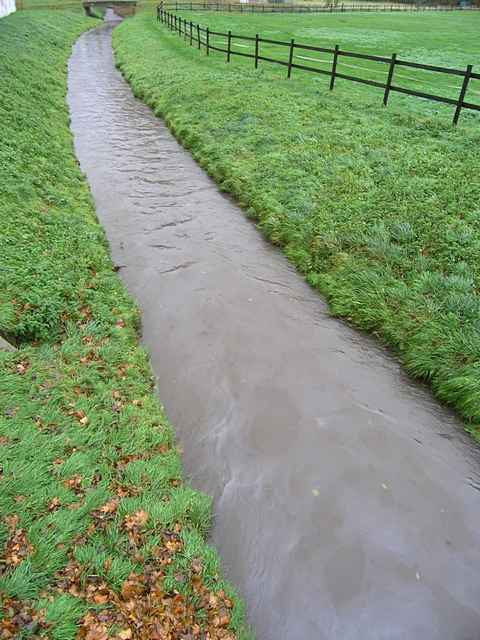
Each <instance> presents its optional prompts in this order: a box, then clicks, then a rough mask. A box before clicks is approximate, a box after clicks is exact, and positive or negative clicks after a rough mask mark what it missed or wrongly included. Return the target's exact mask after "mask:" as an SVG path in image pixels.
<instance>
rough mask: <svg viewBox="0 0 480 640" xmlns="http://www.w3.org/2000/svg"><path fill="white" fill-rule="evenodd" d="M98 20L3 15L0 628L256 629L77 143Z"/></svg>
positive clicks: (106, 631) (32, 632)
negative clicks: (194, 474) (161, 385)
mask: <svg viewBox="0 0 480 640" xmlns="http://www.w3.org/2000/svg"><path fill="white" fill-rule="evenodd" d="M94 25H95V21H93V20H90V19H87V18H85V17H83V16H81V14H80V13H74V12H63V11H58V12H57V11H56V12H42V11H32V12H28V11H25V12H18V13H16V14H13V15H11V16H9V17H8V18H5V19H2V20H0V122H1V123H2V124H1V126H2V130H1V136H0V225H1V233H0V334H2V335H3V336H5V337H7V338H8V339H9V340H11V341H12V342H13V343H15V344H16V345H17V346H18V350H17V351H16V352H13V353H6V352H1V351H0V637H2V638H19V639H20V638H27V637H35V638H40V637H41V638H49V639H52V640H67V639H68V640H73V638H78V639H83V638H87V639H88V640H91V639H93V638H95V639H96V640H106V639H107V637H110V638H115V639H116V640H128V639H129V638H133V639H137V640H139V639H140V638H141V639H147V638H148V639H149V638H151V637H153V636H154V633H155V632H154V629H155V625H156V624H160V625H161V627H162V629H164V630H168V629H170V630H171V632H172V634H175V635H174V636H173V635H172V636H171V637H194V636H192V635H190V634H192V633H197V632H198V633H200V632H201V630H202V629H206V628H208V629H209V630H210V637H211V638H213V639H216V640H220V639H222V640H228V639H229V640H233V638H246V637H247V633H246V631H245V628H244V624H243V618H242V610H241V607H240V605H239V603H238V599H237V598H236V596H235V594H234V593H233V592H232V590H231V588H230V587H229V586H228V585H226V584H225V583H224V582H223V580H222V579H221V577H219V570H218V560H217V557H216V554H215V552H214V551H213V550H212V549H210V548H209V547H207V546H206V544H205V541H204V535H205V533H206V531H207V529H208V526H209V522H210V503H211V501H210V499H209V498H208V497H207V496H204V495H201V494H199V493H196V492H195V491H193V490H192V489H191V488H190V487H189V486H188V485H186V484H184V482H183V480H182V469H181V462H180V458H179V455H178V452H177V449H176V447H175V443H174V435H173V432H172V429H171V427H170V426H169V424H168V422H167V420H166V418H165V416H164V415H163V413H162V410H161V408H160V405H159V403H158V400H157V398H156V397H155V394H154V391H153V381H152V373H151V370H150V366H149V362H148V358H147V355H146V354H145V353H144V351H143V350H142V349H141V348H139V345H138V337H137V326H138V322H139V318H138V313H137V309H136V307H135V305H134V304H133V302H132V300H131V299H130V297H129V296H128V294H127V293H126V291H125V289H124V287H123V285H122V284H121V282H120V280H119V279H118V277H117V275H116V273H115V271H114V268H113V265H112V263H111V260H110V257H109V252H108V247H107V243H106V240H105V236H104V233H103V230H102V228H101V227H100V225H99V223H98V221H97V219H96V216H95V211H94V207H93V203H92V199H91V196H90V193H89V190H88V187H87V184H86V182H85V179H84V177H83V175H82V174H81V172H80V170H79V167H78V163H77V161H76V159H75V156H74V153H73V146H72V139H71V134H70V130H69V127H68V122H69V114H68V109H67V106H66V103H65V94H66V79H67V78H66V63H67V59H68V57H69V55H70V51H71V47H72V44H73V42H74V41H75V40H76V38H77V37H78V36H79V35H80V34H81V33H82V31H84V30H85V29H88V28H90V27H92V26H94ZM197 635H198V634H197ZM195 637H197V636H196V635H195Z"/></svg>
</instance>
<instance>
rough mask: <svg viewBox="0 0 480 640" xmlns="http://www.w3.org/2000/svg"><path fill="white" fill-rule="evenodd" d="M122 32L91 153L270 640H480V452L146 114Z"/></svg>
mask: <svg viewBox="0 0 480 640" xmlns="http://www.w3.org/2000/svg"><path fill="white" fill-rule="evenodd" d="M112 28H113V27H112V24H105V25H102V26H101V27H99V28H98V29H96V30H93V31H90V32H88V33H86V34H84V35H83V36H82V37H81V38H80V40H79V41H78V42H77V44H76V46H75V48H74V51H73V55H72V58H71V60H70V65H69V95H68V101H69V106H70V110H71V117H72V130H73V133H74V136H75V148H76V152H77V156H78V158H79V160H80V163H81V166H82V169H83V170H84V172H85V173H86V175H87V177H88V181H89V183H90V186H91V189H92V192H93V195H94V198H95V202H96V206H97V210H98V215H99V217H100V220H101V222H102V224H103V226H104V228H105V229H106V233H107V236H108V239H109V242H110V246H111V251H112V255H113V259H114V261H115V263H116V264H117V265H118V266H120V267H121V268H120V274H121V276H122V278H123V280H124V282H125V283H126V285H127V286H128V289H129V290H130V292H131V293H132V295H133V296H134V297H135V298H136V299H137V300H138V303H139V305H140V307H141V310H142V315H143V343H144V345H145V346H146V348H147V349H148V350H149V352H150V354H151V359H152V365H153V368H154V372H155V375H156V377H157V379H158V388H159V394H160V397H161V400H162V402H163V403H164V405H165V409H166V412H167V414H168V416H169V418H170V419H171V421H172V423H173V425H174V428H175V430H176V433H177V437H178V440H179V442H180V443H181V445H182V447H183V449H184V456H183V457H184V465H185V470H186V474H187V477H188V478H189V479H190V481H191V483H192V484H193V486H194V487H195V488H197V489H200V490H203V491H206V492H207V493H209V494H211V495H212V496H213V497H214V500H215V502H214V515H215V521H214V527H213V531H212V542H213V544H214V545H215V546H216V547H217V548H218V550H219V552H220V554H221V556H222V561H223V567H224V572H225V574H226V576H227V577H228V578H229V579H230V580H231V581H232V582H233V583H234V584H235V585H236V586H237V588H238V590H239V592H240V593H241V595H242V596H243V597H244V598H245V601H246V603H247V610H248V616H249V620H250V622H251V624H252V626H253V628H254V630H255V632H256V635H257V638H258V640H324V639H328V640H350V639H355V640H377V639H378V640H380V639H381V640H387V639H388V640H399V639H402V640H403V639H405V640H417V639H418V640H434V639H435V640H439V639H442V640H478V638H480V492H479V488H480V475H479V470H480V464H479V456H478V451H477V450H476V448H475V447H474V446H472V445H471V442H470V441H469V438H468V437H467V436H466V435H465V434H464V433H463V432H462V426H461V425H460V424H459V423H458V422H457V420H456V419H455V417H454V416H453V415H452V414H451V413H450V412H448V411H447V410H445V409H444V408H442V407H441V406H439V404H438V403H437V402H435V401H434V400H433V399H432V397H431V395H430V393H429V392H428V390H426V389H425V388H424V387H423V386H421V385H418V384H416V383H414V382H412V381H410V380H408V378H407V377H406V376H405V375H404V374H403V373H402V371H401V370H400V367H399V365H398V364H397V363H396V362H395V360H394V359H393V358H391V357H390V356H389V355H388V354H387V353H386V352H385V351H383V350H382V349H381V348H380V347H379V346H378V344H377V343H375V341H373V340H371V339H369V338H368V337H366V336H365V335H362V334H360V333H358V332H356V331H354V330H352V329H351V328H348V327H347V326H345V324H343V323H342V322H340V321H338V320H335V319H332V318H331V317H329V315H328V312H327V308H326V306H325V304H324V302H323V301H322V299H321V298H320V297H319V296H318V295H317V294H315V292H313V291H312V290H311V289H310V288H309V287H308V286H307V285H306V284H305V283H304V282H303V280H302V278H301V277H300V276H299V275H298V274H297V273H296V272H295V270H294V269H293V268H292V266H291V265H289V263H288V262H287V260H286V259H285V258H284V256H282V254H281V253H280V252H279V251H277V250H276V249H274V248H273V247H271V246H270V245H269V244H267V243H266V242H265V241H264V240H263V239H262V237H261V235H260V233H259V232H258V231H257V230H256V229H255V227H254V225H253V224H252V223H250V222H249V221H248V220H247V219H246V218H245V216H244V214H243V213H242V212H241V210H240V209H239V208H238V207H237V206H236V205H235V204H234V203H232V202H231V201H230V200H229V199H228V198H226V197H225V196H224V195H222V194H221V193H220V192H219V191H218V190H217V188H216V187H215V185H214V183H213V182H212V181H211V180H210V179H209V178H208V177H207V175H206V174H205V173H204V172H203V171H202V170H201V169H200V168H199V167H198V166H197V165H196V164H195V162H194V161H193V160H192V158H191V156H190V155H189V154H188V153H187V152H185V151H184V150H183V149H182V148H181V147H180V146H179V144H178V143H177V142H176V141H175V139H174V138H173V137H172V135H171V134H170V133H169V131H168V129H167V128H166V126H165V125H164V123H163V122H162V121H161V120H159V119H157V118H155V117H154V115H153V114H152V113H151V111H150V110H149V109H148V108H147V107H146V106H144V105H143V104H142V103H141V102H139V101H138V100H136V99H135V98H134V97H133V95H132V93H131V91H130V88H129V87H128V85H127V84H126V83H125V82H124V80H123V79H122V77H121V75H120V74H119V73H118V71H117V70H116V69H115V67H114V63H113V57H112V48H111V31H112Z"/></svg>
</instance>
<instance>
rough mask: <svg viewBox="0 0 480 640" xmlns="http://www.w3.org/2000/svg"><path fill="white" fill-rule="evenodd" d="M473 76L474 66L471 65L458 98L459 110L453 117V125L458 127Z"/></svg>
mask: <svg viewBox="0 0 480 640" xmlns="http://www.w3.org/2000/svg"><path fill="white" fill-rule="evenodd" d="M471 75H472V65H471V64H469V65H468V66H467V69H466V71H465V75H464V77H463V82H462V88H461V89H460V95H459V96H458V102H457V108H456V109H455V115H454V116H453V124H454V125H455V126H456V124H457V122H458V119H459V117H460V111H461V110H462V107H463V101H464V99H465V94H466V93H467V88H468V83H469V82H470V76H471Z"/></svg>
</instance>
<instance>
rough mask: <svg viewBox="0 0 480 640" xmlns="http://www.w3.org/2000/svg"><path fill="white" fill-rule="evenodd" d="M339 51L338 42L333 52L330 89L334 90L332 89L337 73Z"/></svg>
mask: <svg viewBox="0 0 480 640" xmlns="http://www.w3.org/2000/svg"><path fill="white" fill-rule="evenodd" d="M338 51H339V46H338V44H336V45H335V50H334V52H333V62H332V75H331V77H330V91H332V89H333V87H334V85H335V75H336V73H337V60H338Z"/></svg>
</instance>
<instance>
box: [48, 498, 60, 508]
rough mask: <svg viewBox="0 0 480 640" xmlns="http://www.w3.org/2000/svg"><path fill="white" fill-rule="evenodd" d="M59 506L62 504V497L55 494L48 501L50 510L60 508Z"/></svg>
mask: <svg viewBox="0 0 480 640" xmlns="http://www.w3.org/2000/svg"><path fill="white" fill-rule="evenodd" d="M59 506H60V498H58V497H57V496H55V497H54V498H52V499H51V500H50V502H49V503H48V510H49V511H55V509H58V507H59Z"/></svg>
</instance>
